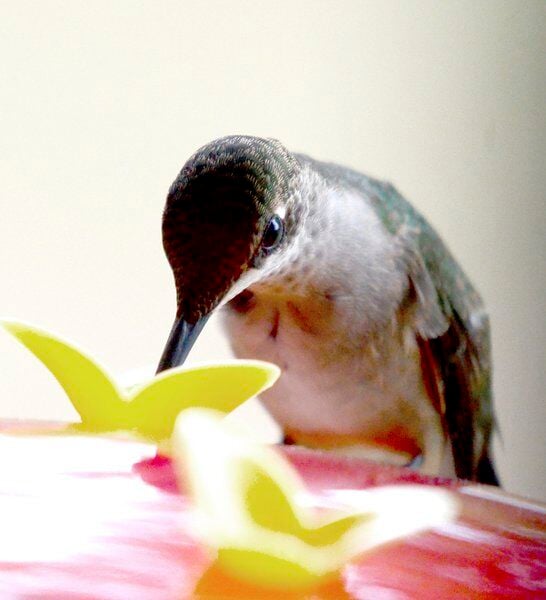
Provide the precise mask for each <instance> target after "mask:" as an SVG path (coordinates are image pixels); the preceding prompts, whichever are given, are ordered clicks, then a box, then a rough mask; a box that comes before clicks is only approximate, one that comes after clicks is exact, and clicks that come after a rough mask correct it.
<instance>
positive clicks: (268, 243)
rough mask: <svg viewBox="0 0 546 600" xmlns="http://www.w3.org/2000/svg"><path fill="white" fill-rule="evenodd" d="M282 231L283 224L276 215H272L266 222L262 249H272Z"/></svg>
mask: <svg viewBox="0 0 546 600" xmlns="http://www.w3.org/2000/svg"><path fill="white" fill-rule="evenodd" d="M283 233H284V224H283V222H282V219H281V218H280V217H279V216H278V215H273V217H272V218H271V221H269V223H268V224H267V227H266V228H265V231H264V236H263V238H262V248H263V249H264V250H273V248H276V247H277V246H278V245H279V243H280V241H281V240H282V236H283Z"/></svg>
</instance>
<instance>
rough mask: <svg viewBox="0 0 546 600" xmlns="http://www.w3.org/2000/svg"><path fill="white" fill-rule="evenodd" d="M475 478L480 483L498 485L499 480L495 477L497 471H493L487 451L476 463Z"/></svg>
mask: <svg viewBox="0 0 546 600" xmlns="http://www.w3.org/2000/svg"><path fill="white" fill-rule="evenodd" d="M476 480H477V481H479V482H480V483H487V484H488V485H497V486H500V481H499V478H498V477H497V473H496V472H495V467H494V466H493V462H492V461H491V458H490V457H489V455H488V454H487V453H486V454H484V455H483V456H482V457H481V459H480V462H479V463H478V468H477V470H476Z"/></svg>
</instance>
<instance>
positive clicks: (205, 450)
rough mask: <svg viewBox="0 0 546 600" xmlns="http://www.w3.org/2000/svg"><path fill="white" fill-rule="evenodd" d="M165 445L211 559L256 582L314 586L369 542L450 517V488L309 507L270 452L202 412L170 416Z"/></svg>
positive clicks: (397, 489) (393, 490)
mask: <svg viewBox="0 0 546 600" xmlns="http://www.w3.org/2000/svg"><path fill="white" fill-rule="evenodd" d="M173 451H174V456H175V458H176V460H177V470H178V473H179V476H180V478H181V479H182V480H183V482H184V483H185V484H186V487H187V488H188V489H189V490H190V494H191V496H192V498H193V501H194V503H195V505H196V507H197V509H198V515H200V517H199V520H198V522H200V523H201V526H200V527H199V528H198V531H200V534H201V536H202V538H203V540H204V541H205V542H206V543H207V544H208V545H209V546H210V547H211V548H212V549H214V550H215V551H216V552H217V560H216V566H217V567H218V568H219V569H221V570H222V571H224V572H226V573H228V574H229V575H230V576H232V577H234V578H237V579H239V580H242V581H245V582H247V583H250V584H252V585H257V586H262V587H264V588H284V589H286V590H288V589H296V588H305V587H311V586H315V585H319V584H320V583H321V582H322V581H324V580H325V579H326V578H327V577H328V576H333V575H335V574H336V573H337V572H338V571H339V569H340V568H341V567H343V566H344V565H345V564H346V563H347V562H348V561H350V560H351V559H354V558H355V557H356V556H358V555H360V554H362V553H364V552H367V551H370V550H371V549H373V548H375V547H376V546H378V545H379V544H382V543H385V542H387V541H390V540H393V539H396V538H400V537H402V536H405V535H409V534H412V533H415V532H417V531H420V530H423V529H426V528H429V527H434V526H435V525H439V524H441V523H444V522H445V521H447V520H449V519H451V518H453V516H454V515H455V514H456V504H455V501H454V499H453V496H452V495H451V494H449V493H448V492H446V491H444V490H440V489H437V488H426V487H424V486H390V487H385V488H377V489H374V490H352V491H350V492H349V491H347V493H349V497H346V498H345V499H344V502H342V503H341V506H342V507H343V509H341V508H338V509H333V508H329V509H325V508H323V509H322V510H320V511H318V510H317V508H316V507H313V506H310V502H309V500H310V497H309V494H308V493H307V492H306V489H305V485H304V483H303V481H302V480H301V479H300V477H299V475H298V473H297V472H296V471H295V469H294V468H293V467H292V465H291V464H290V463H289V462H288V461H287V459H286V458H284V456H283V455H282V454H281V453H279V452H278V450H276V449H275V448H274V447H271V446H265V445H262V444H259V443H256V442H254V441H252V440H250V439H248V438H247V437H246V436H245V435H244V432H242V431H240V430H238V429H237V427H236V424H234V423H228V422H226V421H225V420H224V419H222V418H221V415H219V413H217V412H215V411H211V410H204V409H190V410H187V411H184V412H183V413H182V414H181V415H180V416H179V418H178V421H177V425H176V428H175V432H174V439H173ZM338 505H339V502H338Z"/></svg>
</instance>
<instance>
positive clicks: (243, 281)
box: [158, 136, 301, 371]
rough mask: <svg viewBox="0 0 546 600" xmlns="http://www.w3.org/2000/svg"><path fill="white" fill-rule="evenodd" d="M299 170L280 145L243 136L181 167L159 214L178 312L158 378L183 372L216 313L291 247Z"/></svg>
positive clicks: (296, 220) (220, 143)
mask: <svg viewBox="0 0 546 600" xmlns="http://www.w3.org/2000/svg"><path fill="white" fill-rule="evenodd" d="M299 169H300V167H299V164H298V161H297V160H296V158H295V157H294V156H293V155H292V154H290V153H289V152H288V151H287V150H286V149H285V148H284V147H283V146H282V145H281V144H280V143H279V142H278V141H276V140H271V139H262V138H255V137H247V136H230V137H226V138H221V139H219V140H216V141H213V142H211V143H210V144H207V145H206V146H203V147H202V148H200V149H199V150H198V151H197V152H196V153H195V154H194V155H193V156H192V157H191V158H190V159H189V160H188V162H187V163H186V164H185V165H184V167H183V168H182V170H181V172H180V174H179V175H178V177H177V178H176V180H175V181H174V183H173V184H172V186H171V188H170V190H169V193H168V196H167V202H166V206H165V211H164V214H163V246H164V249H165V252H166V255H167V258H168V260H169V263H170V266H171V268H172V271H173V274H174V280H175V285H176V293H177V312H176V318H175V322H174V325H173V327H172V330H171V333H170V336H169V340H168V342H167V345H166V347H165V350H164V352H163V356H162V357H161V361H160V364H159V367H158V371H163V370H165V369H168V368H171V367H175V366H178V365H180V364H182V363H183V362H184V360H185V358H186V356H187V354H188V353H189V351H190V349H191V347H192V345H193V343H194V341H195V339H196V338H197V336H198V335H199V333H200V331H201V330H202V328H203V325H204V324H205V322H206V321H207V319H208V317H209V316H210V315H211V313H212V312H213V311H214V309H215V308H216V307H218V306H219V305H220V304H221V303H223V302H225V301H227V300H229V299H231V298H233V297H234V296H235V295H236V294H237V293H239V292H240V291H243V289H245V287H247V285H248V284H249V283H250V282H252V281H256V280H257V279H259V278H260V277H262V276H263V275H264V273H265V272H266V271H267V269H268V268H271V266H272V265H274V264H275V261H276V259H275V256H278V255H279V254H282V251H283V248H286V247H287V246H288V245H289V244H290V239H293V238H294V236H295V234H296V231H297V229H298V227H299V220H300V217H301V215H299V214H298V211H299V204H298V202H297V198H296V197H295V193H294V190H295V187H296V186H295V185H294V181H295V178H296V177H297V174H298V172H299Z"/></svg>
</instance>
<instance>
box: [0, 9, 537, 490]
mask: <svg viewBox="0 0 546 600" xmlns="http://www.w3.org/2000/svg"><path fill="white" fill-rule="evenodd" d="M545 31H546V3H545V2H543V1H542V0H537V1H525V0H513V1H500V0H499V1H494V0H491V1H478V2H476V1H475V0H472V1H457V2H437V1H415V2H411V1H409V0H408V1H402V0H401V1H399V2H392V1H391V2H385V1H379V0H378V1H376V2H363V1H357V0H355V1H340V0H332V1H329V2H325V1H317V0H313V1H301V2H298V1H294V0H283V1H275V2H271V1H267V2H260V1H247V2H237V1H235V2H227V1H226V2H198V1H194V2H183V1H179V2H155V1H153V0H150V1H148V2H137V1H133V0H132V1H124V2H121V1H115V2H110V1H108V2H97V1H95V2H79V1H78V2H76V1H74V2H51V1H43V2H22V1H20V0H18V1H17V2H12V1H6V2H1V3H0V34H1V35H0V56H1V57H2V59H1V61H0V78H1V79H0V152H1V157H0V286H1V289H0V313H1V314H7V315H13V316H18V317H21V318H24V319H27V320H30V321H32V322H35V323H38V324H42V325H44V326H47V327H49V328H52V329H54V330H56V331H59V332H62V333H64V334H66V335H68V336H69V337H71V338H73V339H76V340H78V341H79V342H80V343H81V344H82V345H84V346H85V347H87V348H88V349H89V350H91V351H92V352H94V353H95V354H96V355H97V356H99V357H100V358H101V359H102V360H103V361H104V362H106V363H107V364H108V365H110V366H111V367H112V369H113V370H114V371H115V372H117V373H127V372H128V371H131V370H133V369H139V368H141V367H147V366H148V367H149V368H153V367H152V365H153V364H154V363H156V362H157V360H158V358H159V355H160V352H161V349H162V345H163V343H164V341H165V338H166V335H167V332H168V330H169V327H170V324H171V320H172V317H173V314H174V291H173V287H172V282H171V275H170V272H169V269H168V266H167V263H166V261H165V260H164V257H163V253H162V249H161V240H160V217H161V210H162V205H163V200H164V197H165V194H166V191H167V189H168V186H169V184H170V182H171V180H172V179H173V178H174V177H175V175H176V173H177V171H178V169H179V168H180V166H181V165H182V163H183V162H184V161H185V159H186V158H187V157H188V156H189V154H190V153H192V152H193V151H194V149H196V147H198V146H199V145H201V144H203V143H206V142H207V141H209V140H210V139H212V138H215V137H218V136H221V135H225V134H229V133H248V134H256V135H262V136H274V137H278V138H279V139H281V140H282V141H283V142H284V143H285V144H286V145H287V146H288V147H290V148H292V149H294V150H299V151H304V152H307V153H309V154H312V155H314V156H316V157H319V158H324V159H331V160H335V161H338V162H341V163H345V164H348V165H351V166H354V167H356V168H359V169H361V170H365V171H367V172H368V173H370V174H373V175H376V176H379V177H382V178H388V179H390V180H391V181H393V182H394V183H395V184H396V185H397V186H398V187H399V188H400V189H401V190H402V191H403V192H404V193H405V194H406V195H407V196H408V197H409V198H410V199H411V200H412V201H413V202H414V203H415V204H416V205H417V206H418V207H419V208H420V209H421V210H422V211H423V212H424V213H425V214H426V215H427V216H428V217H429V219H430V220H431V221H432V223H433V224H434V225H436V227H437V228H438V230H439V231H440V232H441V234H442V235H443V236H444V237H445V239H446V240H447V242H448V243H449V245H450V246H451V248H452V249H453V251H454V253H455V254H456V256H457V257H458V258H459V259H460V261H461V262H462V264H463V265H464V266H465V267H466V269H467V271H468V273H469V274H470V276H471V277H472V279H473V280H474V282H475V283H476V285H477V286H478V288H479V289H480V290H481V291H482V293H483V295H484V297H485V299H486V301H487V304H488V306H489V310H490V313H491V316H492V323H493V333H494V358H495V391H496V404H497V412H498V418H499V422H500V426H501V429H502V433H503V445H502V446H500V445H498V444H497V445H496V450H497V461H498V464H499V467H500V473H501V475H502V478H503V480H504V482H505V484H506V487H507V488H508V489H510V490H514V491H518V492H520V493H522V494H528V495H532V496H535V497H542V498H546V472H545V471H546V467H545V456H546V442H545V432H546V395H545V384H546V381H545V370H546V369H545V367H546V357H545V346H546V326H545V318H544V316H545V295H546V292H545V289H546V283H545V266H544V265H545V261H546V244H545V239H544V238H545V235H544V232H545V226H546V222H545V192H544V189H545V183H546V178H545V173H546V163H545V151H546V140H545V137H546V135H545V134H546V124H545V121H546V117H545V112H546V111H545V108H546V76H545V57H546V36H545V34H544V32H545ZM226 354H227V348H226V346H225V343H224V342H223V340H222V339H221V337H220V334H219V333H218V330H217V329H215V325H212V324H211V326H210V327H209V328H208V329H207V330H206V332H205V334H204V335H203V337H202V338H201V340H200V342H199V345H198V347H197V348H196V351H195V354H194V357H193V358H194V360H196V359H203V358H217V357H221V356H225V355H226ZM0 357H1V360H0V402H1V404H0V415H2V416H21V417H32V416H40V417H51V418H68V417H70V416H71V415H72V413H71V411H70V410H69V408H68V407H67V401H66V399H65V398H64V396H63V394H62V393H61V392H60V390H59V389H58V388H57V386H56V385H55V384H54V383H53V382H52V380H51V379H50V377H49V376H48V374H47V373H46V372H45V371H44V369H43V368H42V367H41V366H40V365H39V364H38V363H37V362H36V361H35V360H34V359H33V358H32V357H31V356H30V355H29V354H27V353H25V351H24V350H23V349H21V348H19V347H18V346H16V345H15V343H14V342H13V341H12V340H11V339H8V337H7V336H6V335H0Z"/></svg>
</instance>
